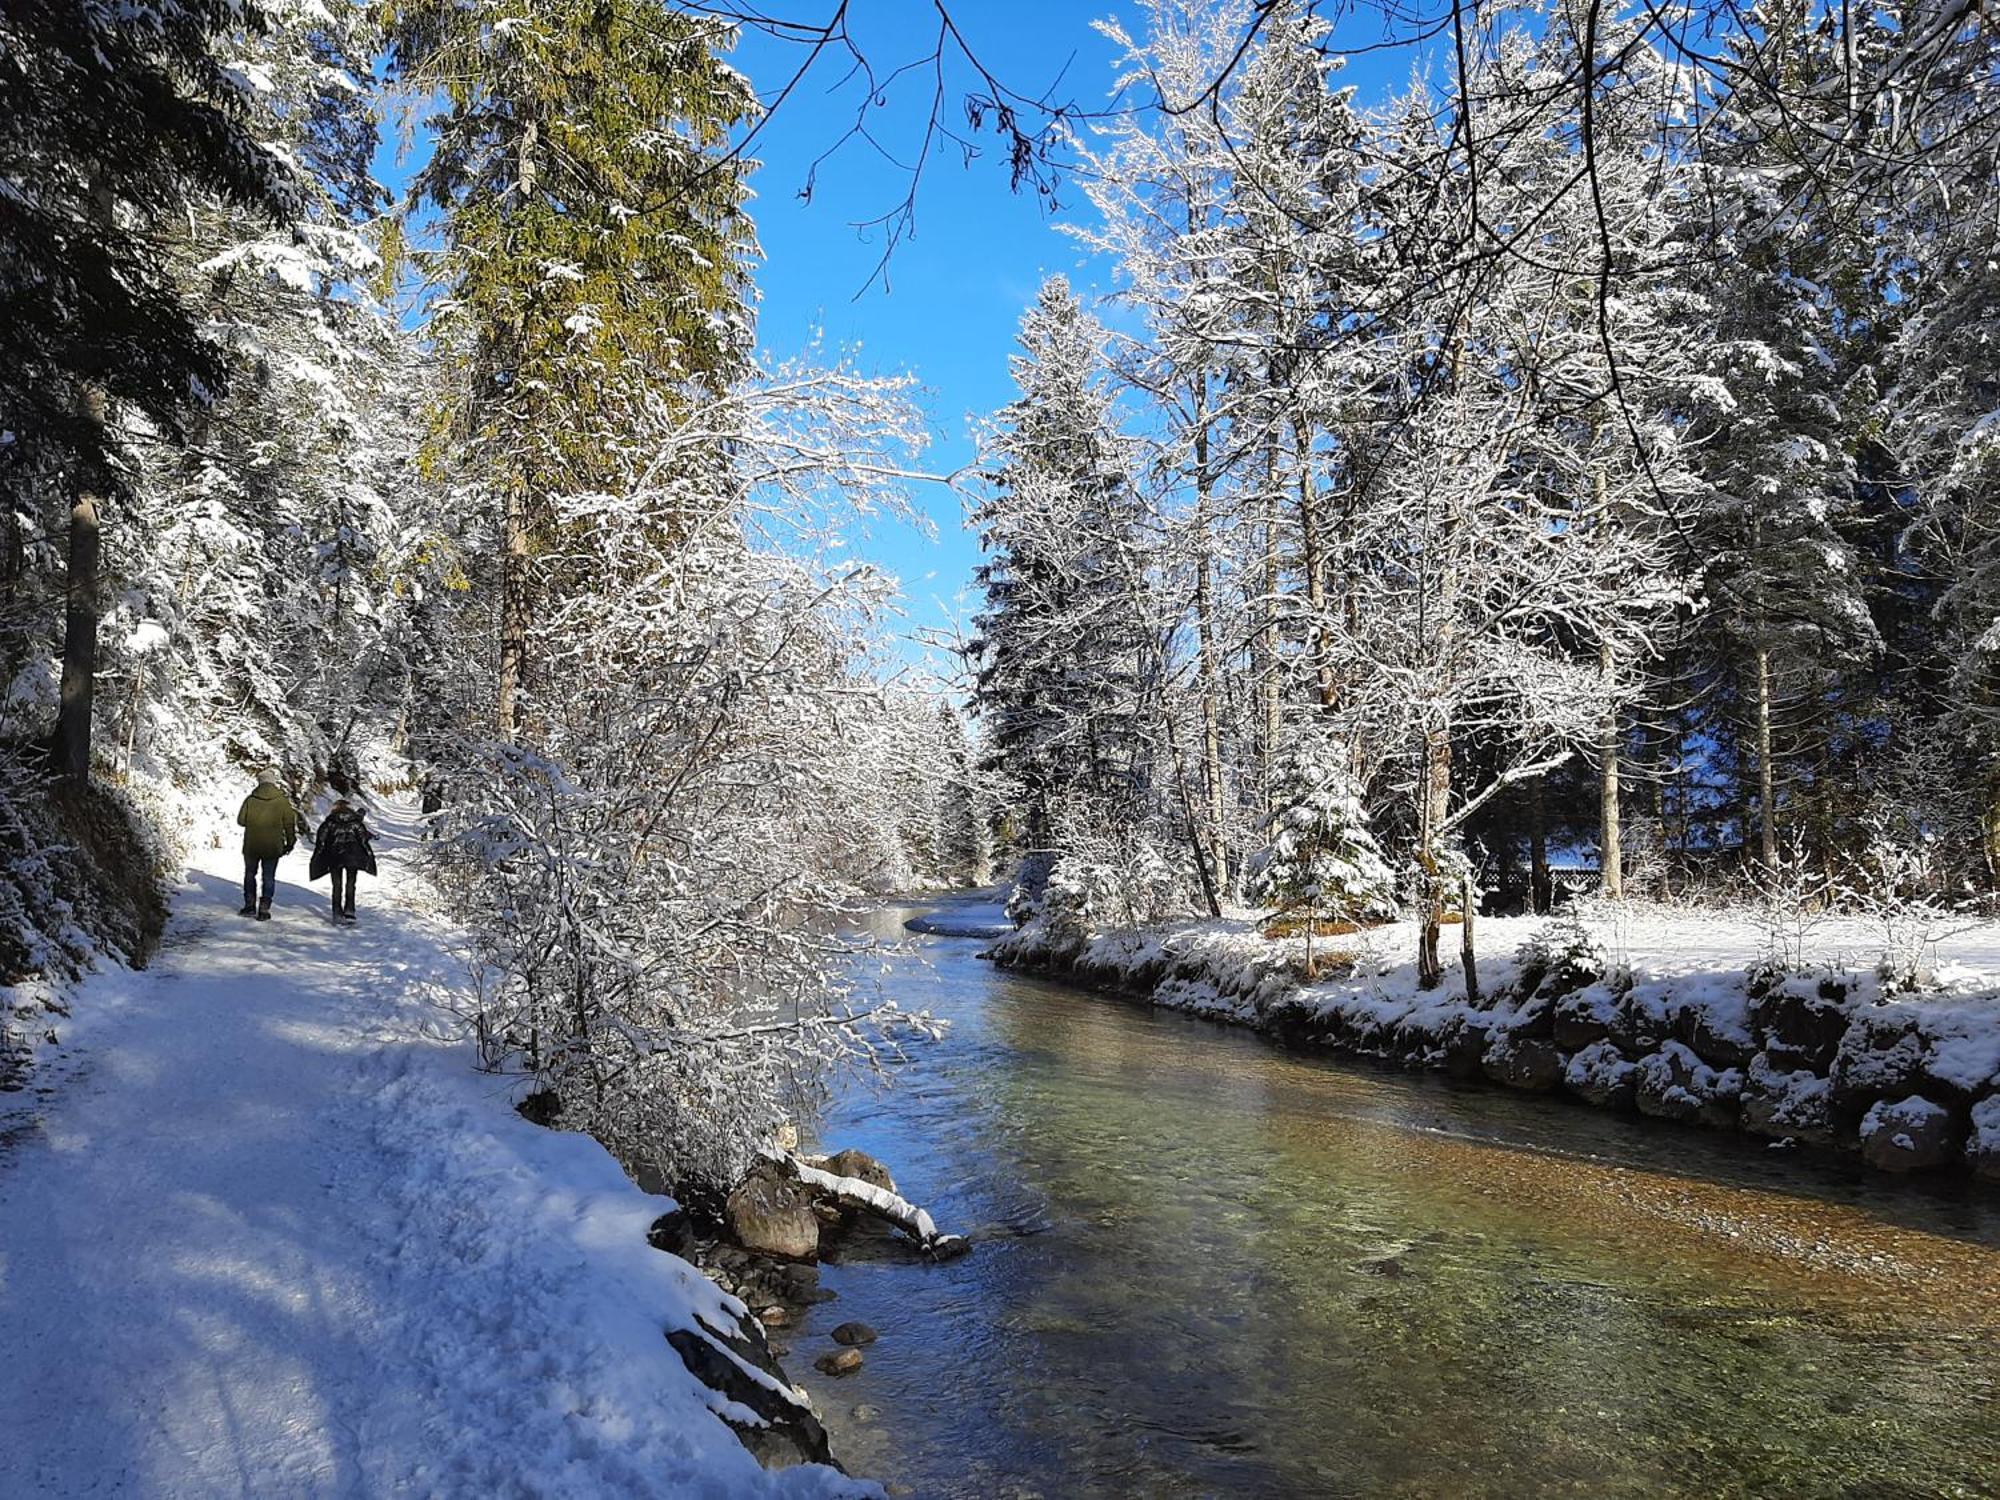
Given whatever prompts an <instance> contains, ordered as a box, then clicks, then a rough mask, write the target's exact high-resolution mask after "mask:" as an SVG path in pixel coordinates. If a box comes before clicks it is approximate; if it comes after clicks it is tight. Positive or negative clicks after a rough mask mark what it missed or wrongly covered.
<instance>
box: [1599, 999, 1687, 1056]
mask: <svg viewBox="0 0 2000 1500" xmlns="http://www.w3.org/2000/svg"><path fill="white" fill-rule="evenodd" d="M1672 1000H1673V992H1672V991H1671V990H1669V989H1668V988H1667V987H1666V986H1664V985H1659V984H1651V985H1635V986H1634V987H1633V988H1632V989H1631V990H1629V991H1628V992H1627V993H1626V995H1625V1000H1624V1003H1623V1004H1621V1005H1620V1006H1619V1007H1618V1024H1617V1025H1616V1026H1615V1027H1613V1028H1612V1032H1611V1040H1612V1041H1614V1042H1616V1043H1617V1044H1618V1050H1619V1051H1621V1052H1623V1053H1624V1054H1625V1055H1626V1056H1627V1057H1645V1056H1647V1055H1649V1054H1651V1053H1654V1052H1657V1051H1659V1050H1660V1048H1662V1047H1664V1046H1665V1045H1666V1044H1667V1043H1668V1042H1670V1041H1672V1040H1673V1036H1674V1028H1673V1024H1672V1023H1671V1022H1670V1021H1669V1020H1668V1019H1667V1007H1668V1005H1669V1004H1670V1003H1671V1002H1672Z"/></svg>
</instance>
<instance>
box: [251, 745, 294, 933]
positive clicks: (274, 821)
mask: <svg viewBox="0 0 2000 1500" xmlns="http://www.w3.org/2000/svg"><path fill="white" fill-rule="evenodd" d="M236 821H237V822H239V823H241V824H242V825H243V911H242V913H241V915H243V916H246V917H249V916H254V917H256V919H257V920H258V921H260V922H268V921H270V920H271V891H272V888H273V887H274V886H276V885H277V883H278V856H279V855H281V854H287V853H290V852H291V847H292V845H294V844H296V843H297V842H298V840H299V814H298V810H297V809H296V808H294V807H293V806H292V803H291V799H290V798H288V797H287V796H286V795H285V793H284V790H283V788H281V787H280V786H279V785H278V778H277V777H276V776H274V775H273V774H272V773H271V772H269V771H259V772H258V773H257V785H256V787H255V788H254V789H253V790H252V791H251V793H250V795H249V796H247V797H245V798H244V799H243V807H242V810H241V811H239V812H238V813H237V814H236ZM259 870H262V871H263V872H264V891H263V895H262V897H261V898H260V897H259V895H258V893H257V872H258V871H259Z"/></svg>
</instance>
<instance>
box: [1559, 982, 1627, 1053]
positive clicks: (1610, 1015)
mask: <svg viewBox="0 0 2000 1500" xmlns="http://www.w3.org/2000/svg"><path fill="white" fill-rule="evenodd" d="M1618 1010H1619V997H1618V996H1617V995H1615V994H1613V993H1612V991H1611V987H1610V986H1609V985H1607V984H1603V983H1598V984H1590V985H1585V986H1584V987H1583V988H1582V989H1580V990H1577V991H1576V992H1575V993H1573V994H1569V995H1564V996H1563V997H1562V998H1561V999H1560V1000H1558V1001H1557V1002H1556V1007H1555V1020H1554V1036H1555V1043H1556V1045H1557V1046H1558V1047H1560V1048H1562V1049H1563V1050H1564V1051H1565V1052H1575V1051H1577V1050H1579V1049H1581V1048H1584V1047H1588V1046H1590V1045H1592V1044H1593V1043H1596V1042H1602V1041H1606V1040H1608V1039H1609V1038H1610V1036H1611V1032H1612V1029H1613V1028H1614V1027H1615V1026H1616V1025H1617V1024H1618Z"/></svg>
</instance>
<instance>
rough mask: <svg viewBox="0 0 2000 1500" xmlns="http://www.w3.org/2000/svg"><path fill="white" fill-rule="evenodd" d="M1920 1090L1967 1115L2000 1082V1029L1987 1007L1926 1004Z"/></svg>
mask: <svg viewBox="0 0 2000 1500" xmlns="http://www.w3.org/2000/svg"><path fill="white" fill-rule="evenodd" d="M1918 1035H1919V1036H1920V1037H1921V1038H1922V1040H1923V1044H1924V1055H1923V1061H1922V1062H1921V1063H1919V1064H1918V1065H1917V1079H1918V1083H1917V1088H1916V1090H1915V1091H1916V1092H1917V1093H1919V1094H1922V1095H1923V1096H1924V1097H1925V1098H1926V1099H1933V1100H1936V1101H1937V1102H1938V1103H1940V1104H1947V1105H1950V1106H1951V1107H1952V1108H1953V1109H1955V1110H1960V1111H1963V1110H1965V1109H1966V1108H1968V1107H1969V1106H1970V1105H1971V1104H1972V1103H1973V1102H1974V1101H1975V1100H1978V1099H1981V1098H1984V1097H1985V1096H1986V1095H1987V1094H1989V1093H1991V1092H1992V1091H1993V1089H1994V1086H1995V1084H1996V1082H2000V1027H1995V1026H1994V1024H1993V1016H1992V1013H1991V1011H1989V1010H1986V1009H1985V1008H1984V1007H1978V1008H1973V1007H1959V1006H1950V1005H1939V1006H1926V1007H1925V1008H1924V1015H1923V1019H1922V1021H1921V1022H1920V1023H1919V1026H1918Z"/></svg>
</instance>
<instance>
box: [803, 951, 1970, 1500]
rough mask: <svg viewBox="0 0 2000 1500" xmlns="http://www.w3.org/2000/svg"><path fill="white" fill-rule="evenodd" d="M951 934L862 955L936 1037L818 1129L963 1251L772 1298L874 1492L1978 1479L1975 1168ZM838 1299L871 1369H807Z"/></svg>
mask: <svg viewBox="0 0 2000 1500" xmlns="http://www.w3.org/2000/svg"><path fill="white" fill-rule="evenodd" d="M908 915H910V913H908V912H893V913H884V914H883V920H882V934H881V935H882V936H884V937H889V936H892V935H896V934H897V929H899V928H900V925H901V920H902V918H903V917H905V916H908ZM982 946H983V944H982V942H981V941H980V940H978V939H976V938H965V937H928V938H918V939H916V940H915V945H914V948H913V950H912V952H911V953H910V954H909V955H908V956H905V957H898V958H894V959H891V960H890V961H889V969H888V972H887V974H886V975H885V990H886V992H887V993H889V994H892V995H894V996H896V997H897V998H898V999H900V1000H902V1001H903V1002H904V1003H905V1004H907V1005H911V1006H919V1005H922V1006H928V1007H929V1008H931V1009H932V1010H933V1011H934V1012H935V1013H937V1014H939V1015H941V1016H944V1017H947V1018H949V1019H950V1021H951V1022H952V1031H951V1034H950V1035H949V1036H948V1037H947V1038H946V1039H945V1040H944V1041H943V1042H941V1043H938V1044H936V1045H934V1046H930V1047H925V1048H920V1049H918V1050H917V1051H916V1052H915V1054H914V1059H913V1061H912V1063H911V1064H910V1065H909V1066H908V1067H907V1068H905V1069H904V1070H902V1072H901V1073H900V1075H899V1077H898V1078H897V1081H896V1083H895V1086H894V1087H892V1088H889V1089H886V1090H879V1091H878V1090H875V1089H872V1088H868V1087H864V1086H861V1085H856V1086H855V1087H854V1088H853V1089H851V1090H849V1091H847V1092H844V1093H842V1094H840V1095H839V1096H838V1097H836V1099H835V1100H834V1101H833V1103H832V1105H831V1107H830V1109H829V1110H828V1112H827V1116H826V1119H825V1122H824V1129H823V1136H824V1139H825V1140H826V1141H827V1142H829V1143H830V1144H831V1145H833V1146H859V1147H860V1148H862V1149H863V1150H865V1151H867V1152H869V1153H871V1154H873V1155H875V1156H878V1157H880V1158H881V1159H882V1160H883V1161H885V1162H886V1163H888V1164H889V1165H890V1167H891V1169H892V1170H893V1171H894V1172H895V1173H896V1177H897V1181H898V1185H899V1186H900V1187H901V1189H902V1190H903V1191H904V1193H905V1194H906V1195H908V1196H910V1197H912V1198H914V1199H915V1200H917V1201H919V1202H921V1203H924V1204H925V1205H927V1206H928V1207H929V1208H930V1209H931V1210H932V1212H933V1213H934V1214H935V1215H936V1217H937V1219H938V1222H939V1224H940V1226H941V1227H944V1228H946V1229H953V1230H962V1231H966V1232H969V1233H971V1234H972V1235H973V1237H974V1238H975V1240H976V1242H977V1244H976V1248H975V1249H974V1250H973V1252H972V1253H971V1254H970V1255H969V1256H967V1257H966V1258H965V1259H963V1260H959V1261H956V1262H952V1263H948V1264H944V1265H937V1266H931V1265H921V1264H915V1265H913V1264H909V1263H906V1262H902V1261H899V1260H897V1259H895V1258H893V1257H880V1258H877V1257H867V1256H857V1257H854V1258H850V1259H848V1260H846V1261H844V1262H842V1263H840V1264H834V1265H829V1266H828V1267H827V1268H826V1269H825V1271H824V1284H825V1285H827V1286H829V1287H831V1288H833V1289H834V1290H835V1291H836V1292H838V1293H839V1300H838V1301H835V1302H832V1303H829V1304H826V1305H824V1306H821V1307H817V1308H814V1309H813V1310H812V1312H811V1314H810V1316H809V1318H808V1319H807V1321H806V1322H805V1323H804V1324H803V1325H802V1326H801V1327H799V1328H797V1329H793V1330H788V1331H787V1332H788V1338H789V1342H790V1343H791V1345H792V1348H793V1351H794V1352H793V1354H792V1356H791V1358H790V1359H789V1360H788V1365H789V1367H790V1368H791V1369H792V1370H793V1371H794V1373H795V1374H801V1375H803V1377H804V1379H805V1381H806V1383H807V1385H808V1387H809V1388H810V1389H811V1390H812V1392H813V1396H814V1399H815V1401H816V1402H817V1403H818V1404H819V1406H820V1407H821V1409H822V1411H823V1413H824V1415H825V1417H826V1419H827V1425H828V1427H829V1429H830V1430H831V1432H832V1434H833V1438H834V1448H835V1451H836V1452H837V1453H839V1454H840V1455H841V1456H842V1458H843V1460H844V1461H845V1462H846V1463H847V1465H848V1466H849V1468H850V1469H852V1470H854V1471H856V1472H859V1473H866V1474H874V1475H877V1476H880V1477H882V1478H884V1479H885V1480H886V1481H887V1482H889V1483H890V1484H891V1486H892V1493H901V1494H910V1495H917V1496H926V1497H929V1496H967V1497H975V1496H976V1497H980V1500H997V1497H1008V1496H1046V1497H1051V1500H1053V1497H1059V1496H1120V1497H1128V1496H1129V1497H1149V1500H1150V1497H1182V1496H1204V1495H1231V1496H1236V1495H1242V1496H1371V1497H1372V1496H1447V1497H1459V1496H1465V1497H1473V1496H1496V1497H1498V1496H1507V1497H1517V1496H1578V1497H1591V1500H1599V1497H1609V1496H1647V1497H1653V1496H1669V1495H1685V1496H1702V1497H1713V1496H1734V1495H1744V1496H1750V1495H1756V1496H1784V1497H1817V1496H1827V1497H1832V1496H1841V1497H1852V1500H1864V1497H1866V1500H1899V1497H1913V1496H1995V1495H2000V1195H1995V1194H1993V1193H1992V1191H1991V1189H1986V1190H1983V1191H1981V1190H1977V1189H1973V1188H1970V1187H1967V1186H1965V1185H1963V1184H1954V1185H1950V1186H1941V1187H1925V1186H1924V1185H1922V1184H1905V1183H1894V1182H1884V1181H1880V1180H1875V1179H1870V1178H1866V1177H1864V1176H1863V1175H1862V1174H1861V1172H1860V1171H1859V1169H1849V1168H1847V1167H1845V1166H1843V1165H1841V1164H1839V1163H1826V1162H1816V1161H1808V1160H1802V1159H1800V1158H1799V1157H1798V1156H1796V1155H1792V1154H1790V1153H1787V1152H1782V1151H1777V1150H1772V1149H1770V1148H1768V1147H1765V1146H1763V1145H1761V1144H1760V1143H1756V1142H1752V1141H1748V1140H1742V1139H1736V1138H1726V1137H1722V1136H1715V1135H1709V1134H1705V1133H1703V1132H1700V1131H1696V1130H1692V1129H1688V1128H1684V1127H1677V1126H1670V1125H1664V1124H1660V1123H1657V1122H1646V1121H1637V1120H1627V1119H1622V1118H1619V1117H1617V1116H1613V1115H1610V1114H1606V1113H1602V1112H1599V1111H1596V1110H1592V1109H1587V1108H1583V1107H1580V1106H1577V1105H1574V1104H1569V1103H1565V1102H1564V1101H1562V1100H1558V1099H1547V1098H1536V1097H1531V1096H1526V1095H1519V1094H1512V1093H1508V1092H1505V1091H1502V1090H1499V1089H1485V1088H1456V1087H1453V1086H1451V1085H1448V1084H1446V1083H1444V1082H1443V1081H1441V1080H1437V1079H1434V1078H1430V1077H1425V1076H1418V1075H1409V1074H1402V1073H1397V1072H1394V1071H1390V1070H1387V1069H1380V1068H1375V1067H1371V1066H1366V1065H1359V1064H1351V1063H1344V1062H1339V1061H1335V1060H1332V1059H1322V1058H1318V1057H1313V1056H1307V1055H1301V1054H1298V1053H1293V1052H1286V1051H1283V1050H1280V1049H1278V1048H1276V1047H1274V1046H1272V1045H1271V1044H1270V1043H1268V1042H1266V1041H1264V1040H1262V1039H1261V1038H1259V1037H1257V1036H1255V1035H1254V1034H1252V1033H1250V1032H1247V1031H1243V1030H1238V1029H1232V1028H1228V1027H1223V1026H1218V1025H1213V1024H1210V1023H1206V1022H1202V1021H1197V1020H1194V1019H1192V1018H1188V1017H1183V1016H1180V1015H1177V1014H1174V1013H1171V1012H1165V1011H1155V1010H1150V1009H1147V1008H1145V1007H1142V1006H1139V1005H1135V1004H1130V1003H1125V1002H1120V1001H1116V1000H1111V999H1105V998H1102V997H1097V996H1090V995H1085V994H1082V993H1079V992H1077V991H1075V990H1073V989H1068V988H1065V987H1063V986H1060V985H1055V984H1048V983H1043V982H1038V981H1034V980H1028V979H1022V978H1018V977H1015V976H1012V975H1009V974H1006V973H1004V972H1001V971H999V970H996V969H994V968H993V967H992V966H991V965H990V964H987V963H985V962H984V961H982V960H980V959H979V958H977V957H976V955H977V953H978V952H979V950H980V948H981V947H982ZM848 1319H860V1320H862V1321H865V1322H867V1323H870V1324H872V1325H873V1326H874V1327H875V1328H876V1329H877V1330H879V1332H880V1333H881V1340H880V1342H878V1343H876V1344H874V1345H872V1346H870V1347H869V1348H868V1349H867V1350H866V1355H867V1364H866V1367H865V1368H864V1369H863V1370H861V1371H860V1372H859V1373H857V1374H854V1375H850V1376H846V1377H843V1378H839V1379H833V1378H829V1377H826V1376H823V1375H819V1374H817V1373H815V1372H812V1371H811V1370H810V1362H811V1358H812V1357H813V1356H814V1355H815V1354H818V1353H820V1352H823V1351H824V1350H826V1349H829V1348H832V1347H833V1346H832V1345H831V1344H829V1343H828V1342H827V1338H826V1335H827V1332H828V1331H829V1330H830V1329H831V1328H832V1327H833V1326H835V1325H836V1324H838V1323H840V1322H843V1321H846V1320H848Z"/></svg>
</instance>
